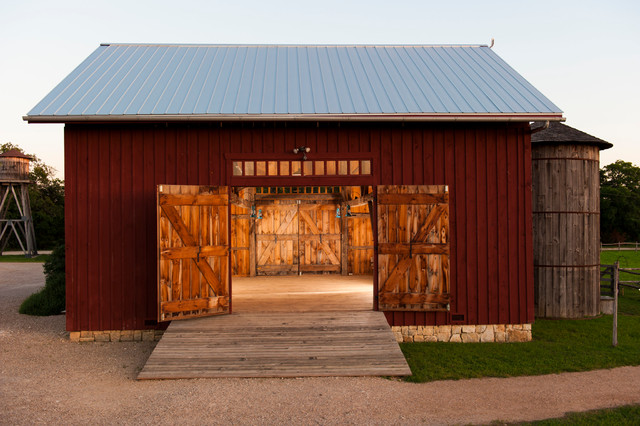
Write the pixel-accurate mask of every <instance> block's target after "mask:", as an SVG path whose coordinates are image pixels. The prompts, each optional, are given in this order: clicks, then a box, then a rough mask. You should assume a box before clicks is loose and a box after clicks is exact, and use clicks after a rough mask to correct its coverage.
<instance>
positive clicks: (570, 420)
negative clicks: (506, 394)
mask: <svg viewBox="0 0 640 426" xmlns="http://www.w3.org/2000/svg"><path fill="white" fill-rule="evenodd" d="M639 424H640V406H638V405H625V406H623V407H617V408H608V409H606V410H595V411H586V412H584V413H569V414H567V415H566V416H564V417H560V418H556V419H548V420H541V421H538V422H532V423H519V425H535V426H556V425H619V426H625V425H639Z"/></svg>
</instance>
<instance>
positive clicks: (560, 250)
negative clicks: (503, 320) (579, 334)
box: [531, 122, 613, 318]
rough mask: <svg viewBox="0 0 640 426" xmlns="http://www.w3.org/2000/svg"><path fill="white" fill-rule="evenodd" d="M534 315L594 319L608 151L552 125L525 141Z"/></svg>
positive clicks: (596, 141)
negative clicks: (603, 160) (528, 147)
mask: <svg viewBox="0 0 640 426" xmlns="http://www.w3.org/2000/svg"><path fill="white" fill-rule="evenodd" d="M531 142H532V169H533V170H532V180H533V182H532V192H533V204H532V207H533V208H532V211H533V246H534V248H533V261H534V281H535V312H536V316H537V317H542V318H581V317H591V316H596V315H598V314H599V313H600V267H599V266H600V176H599V170H600V150H601V149H608V148H610V147H612V146H613V145H612V144H610V143H608V142H605V141H603V140H601V139H598V138H596V137H593V136H591V135H589V134H587V133H584V132H581V131H579V130H576V129H574V128H572V127H569V126H567V125H565V124H562V123H558V122H552V123H550V126H549V128H548V129H545V130H541V131H539V132H536V131H535V129H534V133H533V134H532V136H531Z"/></svg>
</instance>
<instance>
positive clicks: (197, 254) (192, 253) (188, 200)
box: [158, 185, 230, 321]
mask: <svg viewBox="0 0 640 426" xmlns="http://www.w3.org/2000/svg"><path fill="white" fill-rule="evenodd" d="M228 204H229V196H228V193H227V187H210V186H192V185H160V186H158V248H159V262H158V266H159V273H158V275H159V280H158V299H159V308H158V320H159V321H169V320H176V319H184V318H193V317H202V316H209V315H216V314H226V313H229V297H230V296H229V225H228V223H229V222H228Z"/></svg>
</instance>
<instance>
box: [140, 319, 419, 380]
mask: <svg viewBox="0 0 640 426" xmlns="http://www.w3.org/2000/svg"><path fill="white" fill-rule="evenodd" d="M410 374H411V371H410V369H409V366H408V365H407V362H406V361H405V359H404V356H403V355H402V352H401V351H400V348H399V346H398V344H397V343H396V341H395V338H394V336H393V334H392V333H391V329H390V328H389V325H388V324H387V321H386V319H385V317H384V315H383V314H382V313H381V312H374V311H358V312H307V313H282V312H278V313H268V312H263V313H240V314H233V315H226V316H217V317H209V318H198V319H191V320H186V321H174V322H172V323H171V325H170V326H169V328H168V329H167V331H166V332H165V334H164V336H163V337H162V339H161V340H160V342H158V345H157V346H156V348H155V349H154V351H153V353H152V354H151V356H150V357H149V359H148V361H147V363H146V365H145V366H144V368H143V369H142V371H141V372H140V374H139V375H138V379H140V380H143V379H178V378H179V379H185V378H214V377H305V376H406V375H410Z"/></svg>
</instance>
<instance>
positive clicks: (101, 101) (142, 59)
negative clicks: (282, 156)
mask: <svg viewBox="0 0 640 426" xmlns="http://www.w3.org/2000/svg"><path fill="white" fill-rule="evenodd" d="M294 116H295V117H297V118H301V119H304V118H309V119H317V118H320V117H324V118H327V119H331V118H332V117H333V118H335V119H339V118H340V117H350V118H352V119H358V117H362V118H367V117H369V118H374V119H375V118H385V117H386V118H391V119H394V118H401V119H406V118H415V119H428V118H431V119H439V118H440V119H443V118H449V119H452V118H455V119H465V118H467V119H473V118H475V119H487V118H500V117H502V118H510V119H521V120H523V121H524V120H533V119H537V120H540V119H551V120H561V119H562V111H560V109H559V108H558V107H557V106H555V105H554V104H553V103H552V102H551V101H549V100H548V99H547V98H546V97H545V96H544V95H542V94H541V93H540V92H539V91H538V90H536V89H535V88H534V87H533V86H532V85H531V84H529V83H528V82H527V81H526V80H525V79H524V78H522V76H520V75H519V74H518V73H517V72H516V71H515V70H513V69H512V68H511V67H510V66H509V65H507V64H506V63H505V62H504V61H503V60H502V59H500V57H498V55H496V54H495V53H494V52H493V50H491V49H490V48H489V47H487V46H413V45H409V46H365V45H361V46H360V45H355V46H346V45H345V46H315V45H313V46H283V45H274V46H270V45H257V46H252V45H239V46H231V45H145V44H113V45H100V47H98V49H96V50H95V51H94V52H93V53H92V54H91V55H90V56H89V57H88V58H87V59H85V60H84V62H82V63H81V64H80V65H79V66H78V67H77V68H76V69H75V70H74V71H73V72H72V73H71V74H69V76H67V77H66V78H65V79H64V80H63V81H62V82H61V83H60V84H58V86H56V87H55V88H54V89H53V90H52V91H51V93H49V94H48V95H47V96H46V97H45V98H44V99H43V100H42V101H41V102H40V103H38V104H37V105H36V106H35V107H34V108H33V109H32V110H31V111H29V113H28V114H27V116H25V119H26V120H27V121H45V122H46V121H74V120H83V119H87V120H103V119H145V118H148V119H151V118H154V119H163V118H173V119H190V118H199V119H225V118H228V119H231V118H234V117H235V118H242V117H251V118H252V119H260V117H266V118H270V119H273V118H277V117H281V118H283V119H287V118H290V117H294Z"/></svg>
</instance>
